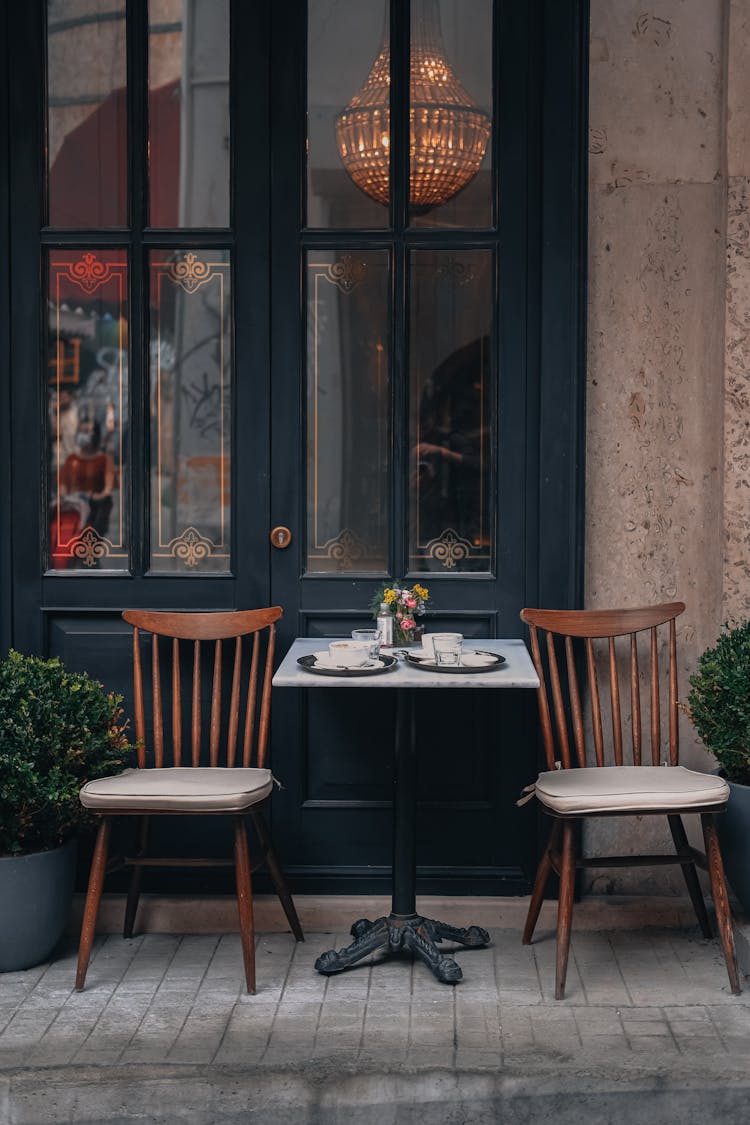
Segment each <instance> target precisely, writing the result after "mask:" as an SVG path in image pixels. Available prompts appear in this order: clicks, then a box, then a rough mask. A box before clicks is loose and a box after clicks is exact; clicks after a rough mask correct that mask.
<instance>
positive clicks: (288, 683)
mask: <svg viewBox="0 0 750 1125" xmlns="http://www.w3.org/2000/svg"><path fill="white" fill-rule="evenodd" d="M336 639H340V638H336V637H298V638H297V639H296V640H295V641H294V642H293V644H292V647H291V648H290V649H289V652H288V653H287V654H286V656H285V657H284V659H283V660H282V662H281V664H280V665H279V668H278V671H277V672H276V675H275V676H274V677H273V686H274V687H295V688H299V687H305V688H312V687H314V688H331V687H336V688H536V687H539V679H538V677H537V674H536V672H535V670H534V665H533V664H532V662H531V657H530V656H529V653H528V650H527V648H526V645H525V644H524V642H523V641H522V640H519V639H517V638H511V639H509V640H499V639H498V640H486V639H485V638H484V637H471V638H468V637H467V638H466V640H465V641H464V644H465V646H466V648H467V649H474V648H476V649H483V650H484V651H485V652H497V653H500V654H501V655H502V656H504V657H505V661H506V663H505V664H503V665H502V666H501V667H500V668H497V669H495V670H494V671H492V672H477V673H474V674H472V673H459V674H455V675H453V674H451V673H449V672H430V671H428V670H426V669H420V668H415V667H414V666H413V665H411V664H406V663H405V662H404V661H402V660H399V662H398V664H397V666H396V667H395V668H393V669H392V670H391V671H390V672H383V673H381V674H380V675H374V676H319V675H316V674H315V673H314V672H308V671H306V670H305V669H304V668H301V667H300V666H299V664H298V663H297V657H298V656H307V655H309V654H310V653H312V652H320V651H321V650H323V649H327V648H328V643H329V641H333V640H336ZM390 651H391V650H390V649H383V653H390Z"/></svg>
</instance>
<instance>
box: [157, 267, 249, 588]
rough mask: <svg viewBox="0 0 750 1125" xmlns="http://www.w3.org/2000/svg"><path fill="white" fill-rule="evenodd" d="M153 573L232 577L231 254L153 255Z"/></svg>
mask: <svg viewBox="0 0 750 1125" xmlns="http://www.w3.org/2000/svg"><path fill="white" fill-rule="evenodd" d="M150 279H151V281H150V304H151V312H150V335H149V359H150V372H151V376H150V388H151V393H150V406H151V468H150V475H151V568H152V570H154V571H159V572H168V573H171V574H203V573H212V574H217V573H226V572H228V570H229V565H230V540H229V535H230V512H231V483H230V458H231V440H230V428H231V427H230V423H231V369H232V357H231V340H232V329H231V271H230V262H229V252H228V251H226V250H208V251H200V252H198V251H193V250H180V251H166V250H156V251H152V252H151V254H150Z"/></svg>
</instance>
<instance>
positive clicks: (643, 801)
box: [536, 766, 729, 816]
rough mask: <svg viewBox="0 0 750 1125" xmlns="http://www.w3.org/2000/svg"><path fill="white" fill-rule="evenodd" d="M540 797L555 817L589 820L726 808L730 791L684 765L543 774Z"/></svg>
mask: <svg viewBox="0 0 750 1125" xmlns="http://www.w3.org/2000/svg"><path fill="white" fill-rule="evenodd" d="M536 795H537V797H538V798H539V800H540V801H541V802H542V804H544V805H546V806H547V808H549V809H551V810H552V811H553V812H558V813H567V814H568V815H570V816H576V815H578V816H585V815H586V814H587V813H598V812H622V813H644V812H649V811H653V810H657V809H667V810H669V809H692V808H705V807H707V806H714V805H719V806H720V805H725V804H726V802H727V800H728V799H729V786H728V785H727V783H726V781H724V780H723V779H722V778H720V777H716V776H715V775H714V774H710V773H697V772H696V771H695V770H688V769H685V768H684V766H667V767H659V766H596V767H586V768H585V769H569V770H551V771H549V772H548V773H540V774H539V777H538V778H537V782H536Z"/></svg>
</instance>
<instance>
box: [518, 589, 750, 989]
mask: <svg viewBox="0 0 750 1125" xmlns="http://www.w3.org/2000/svg"><path fill="white" fill-rule="evenodd" d="M684 609H685V606H684V603H683V602H672V603H671V604H669V605H658V606H651V607H645V608H642V609H621V610H611V611H598V610H577V611H566V610H544V609H524V610H523V611H522V613H521V618H522V620H523V621H525V622H526V623H527V624H528V626H529V629H530V632H531V652H532V656H533V660H534V664H535V666H536V670H537V674H538V676H539V679H540V681H541V686H540V687H539V689H538V693H537V698H538V703H539V718H540V722H541V728H542V739H543V742H544V751H545V755H546V760H547V771H546V772H543V773H540V774H539V777H538V779H537V782H536V787H535V791H536V796H537V797H538V798H539V800H540V801H541V803H542V805H543V807H544V811H545V812H546V813H549V815H550V816H552V817H554V823H553V827H552V832H551V835H550V840H549V843H548V845H547V848H546V850H545V852H544V855H543V857H542V860H541V862H540V864H539V869H538V871H537V874H536V879H535V882H534V888H533V892H532V895H531V904H530V906H529V913H528V917H527V919H526V926H525V928H524V932H523V942H524V944H525V945H528V944H529V943H530V942H531V939H532V936H533V933H534V927H535V926H536V922H537V919H538V917H539V911H540V909H541V905H542V899H543V896H544V889H545V886H546V883H547V880H548V878H549V876H550V873H551V872H552V871H553V870H554V871H556V872H557V874H558V875H559V877H560V892H559V901H558V912H557V950H556V961H557V964H556V980H555V998H556V999H558V1000H561V999H562V998H563V995H564V992H565V976H566V972H567V965H568V952H569V949H570V930H571V923H572V916H573V892H574V880H575V870H576V867H629V866H640V865H649V864H650V865H661V864H668V863H679V864H680V866H681V867H682V872H683V875H684V877H685V882H686V883H687V889H688V892H689V894H690V898H691V901H692V903H693V908H694V910H695V913H696V916H697V918H698V922H699V923H700V927H701V930H702V931H703V934H704V936H706V937H711V927H710V924H709V920H708V915H707V913H706V907H705V903H704V901H703V896H702V894H701V889H700V884H699V882H698V875H697V872H696V864H697V865H699V866H701V867H707V869H708V873H709V877H710V881H711V891H712V894H713V900H714V905H715V907H716V917H717V922H718V928H719V936H720V938H721V944H722V948H723V951H724V959H725V961H726V966H727V972H728V974H729V983H730V985H731V989H732V992H734V993H739V991H740V983H739V976H738V972H737V961H736V958H735V951H734V938H733V934H732V922H731V916H730V911H729V901H728V898H727V889H726V882H725V879H724V866H723V863H722V859H721V853H720V851H719V844H718V840H717V837H716V827H715V824H714V813H716V812H721V811H723V809H724V808H725V807H726V803H727V799H728V797H729V787H728V786H727V784H726V782H725V781H723V780H722V779H721V778H720V777H716V776H714V775H712V774H705V773H698V772H695V771H693V770H688V769H685V768H684V767H682V766H680V765H679V764H678V758H679V742H678V723H677V720H678V709H677V637H676V629H675V619H676V618H677V617H678V616H679V615H680V614H681V613H682V612H683V610H684ZM659 626H668V630H667V631H668V649H667V651H668V656H667V659H666V665H667V675H666V681H667V684H668V689H667V699H666V718H667V735H668V738H667V749H668V758H667V760H666V761H664V763H663V765H664V766H668V767H669V768H667V769H664V768H661V769H660V768H654V767H659V766H660V765H661V764H662V762H661V754H662V709H661V701H660V682H661V680H662V676H661V675H660V669H659V655H660V645H659ZM545 634H546V640H545V639H544V638H545ZM639 634H640V644H639ZM625 636H627V637H629V642H628V643H627V644H624V643H623V642H621V643H620V647H621V649H624V650H625V651H624V652H622V651H621V652H620V653H618V652H617V651H616V646H615V638H617V637H625ZM597 638H600V639H601V640H602V641H603V642H605V643H604V644H603V649H604V651H603V653H600V654H599V656H597V649H599V648H601V647H602V646H601V645H599V646H597V645H595V644H594V641H595V639H597ZM543 647H544V649H545V659H544V660H543V659H542V648H543ZM639 648H640V650H641V652H640V656H639ZM644 657H645V663H646V664H650V675H649V678H648V685H649V686H648V698H649V703H648V711H649V712H650V731H651V738H650V753H649V751H648V748H645V749H644V747H643V723H642V715H641V678H640V668H639V660H641V661H643V660H644ZM561 659H562V663H563V666H564V673H565V678H564V680H563V678H562V677H561V674H560V661H561ZM602 659H603V660H604V664H605V667H606V672H605V676H604V678H605V682H607V683H608V688H609V690H608V692H607V690H606V688H605V690H604V691H600V687H599V678H598V675H597V663H598V661H600V660H602ZM623 662H624V664H625V669H624V670H623V669H622V667H621V663H623ZM583 669H585V673H584V674H583V675H582V679H583V680H584V682H587V684H588V698H589V703H590V712H591V715H590V727H591V737H592V740H593V751H594V754H593V762H592V764H591V765H587V760H588V759H587V741H589V739H588V738H587V722H586V721H585V719H584V710H583V693H582V691H581V688H580V687H579V675H580V674H581V672H582V670H583ZM621 676H623V678H625V677H627V681H628V694H629V705H630V720H631V739H630V742H631V744H632V765H625V764H624V758H625V754H626V748H625V746H624V740H623V723H622V710H623V708H622V703H621V695H620V678H621ZM564 683H566V685H567V688H565V687H564V686H563V684H564ZM566 690H567V696H568V705H569V706H568V708H567V709H566V703H565V700H564V692H566ZM607 695H608V700H607V698H606V697H607ZM626 706H627V705H626ZM607 710H609V713H610V717H611V728H612V737H611V742H610V740H609V739H607V738H606V737H605V733H604V732H605V725H606V724H605V723H604V722H603V719H602V715H603V712H605V713H606V711H607ZM553 715H554V725H553V718H552V716H553ZM571 736H572V737H571ZM642 755H643V757H642ZM605 762H610V763H612V764H605ZM683 813H697V814H699V815H700V818H701V824H702V827H703V838H704V841H705V847H706V854H705V855H703V854H702V853H701V852H699V851H697V850H696V849H694V848H692V847H690V845H689V843H688V840H687V836H686V834H685V829H684V826H683V823H682V819H681V816H682V814H683ZM628 814H630V815H635V816H639V817H640V816H645V815H657V814H661V815H666V816H667V818H668V822H669V827H670V830H671V834H672V839H673V841H674V844H675V849H676V853H677V854H676V855H674V856H672V855H668V856H665V855H643V856H603V857H586V858H585V857H583V856H581V855H578V854H577V850H578V849H577V840H578V838H579V833H578V832H577V831H576V828H577V825H578V823H579V822H580V821H581V820H582V819H583V818H585V817H593V816H623V815H628Z"/></svg>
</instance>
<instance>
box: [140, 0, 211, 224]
mask: <svg viewBox="0 0 750 1125" xmlns="http://www.w3.org/2000/svg"><path fill="white" fill-rule="evenodd" d="M148 15H149V39H148V52H149V54H148V84H149V93H148V107H149V199H150V209H149V221H150V225H151V226H152V227H228V226H229V162H230V142H229V0H192V2H191V3H190V4H186V3H185V2H184V0H149V5H148Z"/></svg>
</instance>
